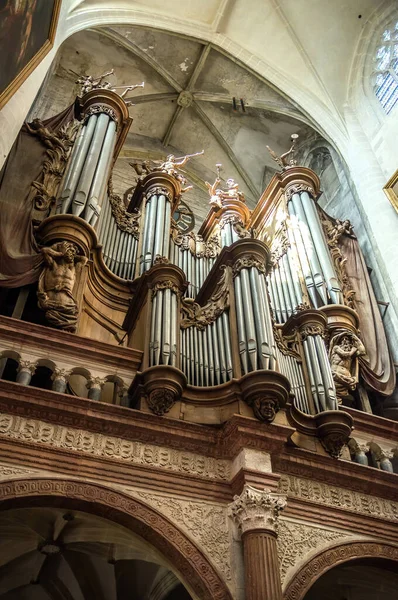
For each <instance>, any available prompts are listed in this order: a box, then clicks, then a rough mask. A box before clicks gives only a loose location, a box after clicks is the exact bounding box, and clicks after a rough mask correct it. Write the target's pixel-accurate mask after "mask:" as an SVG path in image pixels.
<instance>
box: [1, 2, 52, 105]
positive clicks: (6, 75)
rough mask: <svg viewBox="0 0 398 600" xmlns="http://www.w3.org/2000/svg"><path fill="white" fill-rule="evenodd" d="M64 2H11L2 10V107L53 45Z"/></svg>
mask: <svg viewBox="0 0 398 600" xmlns="http://www.w3.org/2000/svg"><path fill="white" fill-rule="evenodd" d="M61 2H62V0H34V1H32V0H25V1H24V2H19V4H18V8H16V3H15V4H14V3H13V2H8V3H7V4H6V6H5V7H4V8H3V9H1V10H0V53H1V54H2V56H3V61H2V60H1V58H0V110H1V109H2V108H3V106H4V105H5V104H6V103H7V102H8V101H9V100H10V98H11V97H12V96H13V95H14V94H15V92H16V91H17V90H18V88H19V87H20V86H21V85H22V84H23V82H24V81H25V79H27V78H28V77H29V75H30V74H31V73H32V71H33V70H34V69H35V68H36V67H37V65H38V64H39V63H40V62H41V61H42V60H43V58H44V57H45V56H46V54H48V52H49V51H50V50H51V48H52V47H53V45H54V38H55V33H56V30H57V24H58V18H59V12H60V8H61ZM47 24H48V25H47ZM43 28H44V30H43ZM36 48H37V50H36ZM24 53H25V54H24ZM32 54H33V55H32Z"/></svg>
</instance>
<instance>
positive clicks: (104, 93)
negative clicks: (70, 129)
mask: <svg viewBox="0 0 398 600" xmlns="http://www.w3.org/2000/svg"><path fill="white" fill-rule="evenodd" d="M80 105H81V110H82V113H83V114H85V115H87V114H88V115H89V114H90V112H91V111H95V110H96V107H97V106H98V107H101V108H102V110H100V111H99V112H106V111H109V113H110V114H113V115H114V117H115V118H114V120H115V122H116V127H117V140H116V146H115V151H114V153H113V162H115V160H116V159H117V157H118V156H119V152H120V150H121V149H122V146H123V144H124V142H125V140H126V136H127V134H128V132H129V129H130V127H131V123H132V122H133V119H132V118H131V117H130V115H129V109H128V107H127V105H126V103H125V101H124V100H123V98H122V97H121V96H119V94H116V92H112V91H111V90H106V89H95V90H91V92H87V94H84V96H83V97H82V98H81V99H80ZM103 109H105V110H103ZM93 114H94V112H93Z"/></svg>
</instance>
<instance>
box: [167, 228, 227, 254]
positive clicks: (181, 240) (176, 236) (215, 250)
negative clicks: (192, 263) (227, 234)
mask: <svg viewBox="0 0 398 600" xmlns="http://www.w3.org/2000/svg"><path fill="white" fill-rule="evenodd" d="M171 238H172V240H173V242H174V244H175V245H176V246H179V247H180V248H181V250H189V251H190V253H191V254H192V256H196V257H197V258H203V257H205V258H216V256H218V254H219V253H220V250H221V244H220V236H219V234H218V233H215V234H213V235H212V236H211V237H210V238H209V239H208V240H207V242H205V241H204V240H203V237H202V236H201V235H199V234H197V233H194V232H193V231H190V232H189V233H187V234H185V235H184V234H182V233H181V232H180V231H179V229H178V227H177V225H176V223H175V222H173V221H172V224H171Z"/></svg>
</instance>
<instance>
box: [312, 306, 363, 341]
mask: <svg viewBox="0 0 398 600" xmlns="http://www.w3.org/2000/svg"><path fill="white" fill-rule="evenodd" d="M319 310H321V311H322V312H323V313H324V314H325V315H326V316H327V320H328V329H329V330H334V329H348V330H349V331H352V332H353V333H355V334H356V333H357V332H358V327H359V318H358V314H357V312H356V311H355V310H354V309H352V308H349V307H348V306H344V305H343V304H328V305H327V306H321V308H320V309H319Z"/></svg>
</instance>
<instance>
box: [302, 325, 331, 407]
mask: <svg viewBox="0 0 398 600" xmlns="http://www.w3.org/2000/svg"><path fill="white" fill-rule="evenodd" d="M304 343H307V345H308V348H309V351H310V353H309V354H310V360H311V365H312V372H313V374H314V378H315V383H316V386H317V392H318V398H319V404H320V408H321V410H322V411H323V410H326V390H325V385H324V382H323V378H322V371H321V369H320V366H319V360H318V354H317V351H316V346H315V340H314V336H312V335H310V336H308V337H307V339H306V340H305V342H304Z"/></svg>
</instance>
